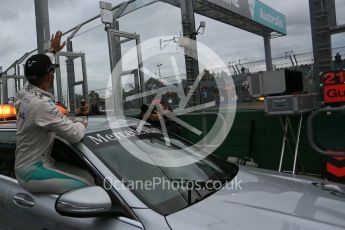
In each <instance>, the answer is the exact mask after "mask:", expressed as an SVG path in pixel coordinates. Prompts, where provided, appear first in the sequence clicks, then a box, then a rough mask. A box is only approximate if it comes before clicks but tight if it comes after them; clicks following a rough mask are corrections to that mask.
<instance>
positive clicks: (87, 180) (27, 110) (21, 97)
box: [15, 83, 93, 193]
mask: <svg viewBox="0 0 345 230" xmlns="http://www.w3.org/2000/svg"><path fill="white" fill-rule="evenodd" d="M51 98H52V95H51V94H50V93H48V92H46V91H44V90H41V89H40V88H38V87H36V86H33V85H31V84H29V83H26V84H25V86H24V88H23V89H22V90H21V91H19V92H18V95H17V101H16V103H15V105H16V109H17V148H16V163H15V173H16V177H17V179H18V182H19V184H20V185H21V186H22V187H23V188H25V189H27V190H28V191H30V192H40V193H64V192H66V191H69V190H72V189H76V188H80V187H85V186H89V185H92V184H93V182H92V177H91V176H90V175H89V174H88V172H86V171H84V170H81V169H79V168H75V167H72V166H70V165H66V164H62V163H58V162H55V161H54V159H52V158H51V157H50V154H51V151H52V147H53V143H54V140H55V135H58V136H60V137H62V138H63V139H65V140H67V141H69V142H71V143H77V142H79V141H80V140H81V139H82V138H83V137H84V134H85V127H84V125H83V124H82V123H79V122H77V123H73V122H72V121H70V120H68V119H67V118H66V117H65V116H64V115H62V113H61V112H60V111H59V109H58V108H57V107H56V105H55V104H54V103H53V101H52V99H51Z"/></svg>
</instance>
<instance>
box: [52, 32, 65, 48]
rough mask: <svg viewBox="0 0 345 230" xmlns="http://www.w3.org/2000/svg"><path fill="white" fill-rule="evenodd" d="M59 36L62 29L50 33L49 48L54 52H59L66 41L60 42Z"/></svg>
mask: <svg viewBox="0 0 345 230" xmlns="http://www.w3.org/2000/svg"><path fill="white" fill-rule="evenodd" d="M61 37H62V31H57V32H56V33H55V35H54V34H52V38H51V42H50V49H51V50H52V51H53V52H54V53H58V52H60V51H61V50H62V49H63V48H64V47H65V45H66V42H63V43H62V44H61Z"/></svg>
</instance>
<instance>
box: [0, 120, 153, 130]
mask: <svg viewBox="0 0 345 230" xmlns="http://www.w3.org/2000/svg"><path fill="white" fill-rule="evenodd" d="M139 122H140V120H138V119H134V118H129V117H106V116H100V117H89V118H88V127H87V129H86V133H93V132H97V131H101V130H107V129H111V128H124V127H129V126H137V125H138V124H139ZM145 124H146V125H148V123H145ZM110 127H111V128H110ZM16 128H17V124H16V121H15V120H11V121H2V122H0V130H4V129H13V130H15V129H16Z"/></svg>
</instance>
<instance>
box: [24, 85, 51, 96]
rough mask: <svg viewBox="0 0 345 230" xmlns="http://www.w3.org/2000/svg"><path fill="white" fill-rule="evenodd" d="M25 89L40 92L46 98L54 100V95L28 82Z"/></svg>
mask: <svg viewBox="0 0 345 230" xmlns="http://www.w3.org/2000/svg"><path fill="white" fill-rule="evenodd" d="M24 88H25V89H27V90H28V91H34V92H38V93H41V94H43V95H44V96H47V97H49V98H52V97H53V95H52V94H51V93H49V92H47V91H45V90H43V89H40V88H38V87H37V86H34V85H32V84H30V83H29V82H26V84H25V85H24Z"/></svg>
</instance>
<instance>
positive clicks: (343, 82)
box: [322, 70, 345, 103]
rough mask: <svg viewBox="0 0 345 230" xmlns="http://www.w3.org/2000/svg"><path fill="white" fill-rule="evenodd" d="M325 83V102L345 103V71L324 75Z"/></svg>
mask: <svg viewBox="0 0 345 230" xmlns="http://www.w3.org/2000/svg"><path fill="white" fill-rule="evenodd" d="M322 79H323V83H324V89H323V90H324V102H325V103H339V102H345V73H344V70H341V71H335V72H327V73H324V74H322Z"/></svg>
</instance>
